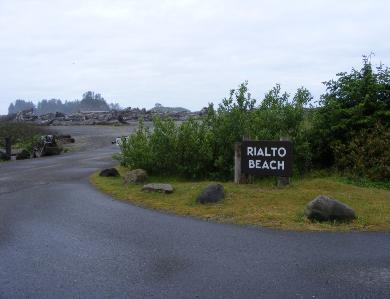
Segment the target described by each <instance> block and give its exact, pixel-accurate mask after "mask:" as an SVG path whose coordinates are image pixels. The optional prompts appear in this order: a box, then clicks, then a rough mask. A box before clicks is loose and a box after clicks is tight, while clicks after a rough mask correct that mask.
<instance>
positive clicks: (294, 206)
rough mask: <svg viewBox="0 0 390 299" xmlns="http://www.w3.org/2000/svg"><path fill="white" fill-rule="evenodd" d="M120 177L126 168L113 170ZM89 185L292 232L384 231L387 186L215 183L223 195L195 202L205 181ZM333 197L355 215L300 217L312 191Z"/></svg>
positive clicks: (328, 181)
mask: <svg viewBox="0 0 390 299" xmlns="http://www.w3.org/2000/svg"><path fill="white" fill-rule="evenodd" d="M118 170H119V172H120V174H121V176H123V175H124V174H125V173H126V172H127V171H128V170H127V169H125V168H122V167H119V168H118ZM90 181H91V183H92V184H93V185H94V186H96V187H97V189H99V190H100V191H102V192H104V193H106V194H109V195H111V196H112V197H113V198H115V199H120V200H125V201H128V202H131V203H132V204H134V205H137V206H141V207H145V208H150V209H155V210H159V211H164V212H168V213H173V214H178V215H185V216H192V217H197V218H201V219H204V220H211V221H217V222H222V223H234V224H239V225H255V226H262V227H269V228H276V229H284V230H295V231H390V190H385V189H378V188H368V187H359V186H355V185H351V184H347V183H344V182H342V181H340V180H335V178H334V177H323V178H303V179H294V180H293V181H292V184H291V185H290V186H289V187H287V188H284V189H278V188H277V187H276V186H275V184H274V183H275V182H274V180H262V181H259V182H256V183H254V184H249V185H237V184H234V183H232V182H221V184H223V186H224V187H225V194H226V195H225V199H224V200H223V201H221V202H219V203H216V204H205V205H202V204H199V203H197V202H196V198H197V196H198V195H199V194H200V192H201V190H202V189H203V188H205V187H206V186H207V185H209V184H210V183H211V181H188V180H182V179H178V178H172V177H150V178H149V182H160V183H169V184H171V185H172V186H173V187H174V192H173V193H172V194H163V193H153V192H144V191H142V190H141V189H142V185H136V184H128V185H125V184H124V183H123V179H122V177H116V178H106V177H99V174H98V173H94V174H93V175H92V176H91V178H90ZM320 194H322V195H326V196H329V197H332V198H335V199H338V200H340V201H342V202H344V203H346V204H347V205H349V206H350V207H352V208H353V209H354V210H355V212H356V215H357V219H356V220H354V221H351V222H335V221H333V222H330V221H328V222H321V223H320V222H311V221H310V220H308V219H307V218H306V217H305V216H304V209H305V206H306V204H307V203H308V202H309V201H311V200H312V199H314V198H315V197H316V196H318V195H320Z"/></svg>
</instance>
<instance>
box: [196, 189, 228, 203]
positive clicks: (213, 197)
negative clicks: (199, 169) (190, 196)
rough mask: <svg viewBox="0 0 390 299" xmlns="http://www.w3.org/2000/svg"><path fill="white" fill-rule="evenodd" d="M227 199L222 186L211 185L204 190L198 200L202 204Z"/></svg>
mask: <svg viewBox="0 0 390 299" xmlns="http://www.w3.org/2000/svg"><path fill="white" fill-rule="evenodd" d="M224 198H225V190H224V188H223V186H222V185H221V184H210V185H208V186H207V187H206V188H204V189H203V191H202V193H201V194H200V195H199V196H198V198H197V199H196V201H197V202H199V203H201V204H205V203H215V202H218V201H221V200H222V199H224Z"/></svg>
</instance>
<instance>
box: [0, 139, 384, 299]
mask: <svg viewBox="0 0 390 299" xmlns="http://www.w3.org/2000/svg"><path fill="white" fill-rule="evenodd" d="M81 135H82V133H80V136H81ZM80 136H79V137H80ZM76 140H77V138H76ZM103 145H104V144H103ZM115 151H117V149H116V147H115V146H110V145H109V143H107V146H105V147H103V148H99V149H95V150H89V151H83V152H77V153H75V152H74V153H70V154H65V155H62V156H58V157H47V158H41V159H34V160H29V161H13V162H7V163H1V164H0V298H74V297H78V298H101V297H107V298H122V297H123V298H143V297H155V298H329V297H333V298H390V234H388V233H296V232H285V231H277V230H269V229H261V228H252V227H240V226H233V225H222V224H215V223H209V222H205V221H200V220H196V219H192V218H185V217H178V216H173V215H167V214H162V213H159V212H155V211H150V210H145V209H142V208H139V207H135V206H133V205H131V204H127V203H125V202H121V201H116V200H113V199H112V198H110V197H108V196H106V195H104V194H101V193H99V192H98V191H96V190H95V189H94V188H93V187H92V186H91V185H90V184H89V182H88V176H89V175H90V174H91V173H92V172H94V171H95V170H97V169H100V168H103V167H106V166H110V165H113V164H114V163H115V162H114V161H112V159H111V155H112V153H114V152H115Z"/></svg>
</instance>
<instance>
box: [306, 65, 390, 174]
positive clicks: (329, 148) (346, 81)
mask: <svg viewBox="0 0 390 299" xmlns="http://www.w3.org/2000/svg"><path fill="white" fill-rule="evenodd" d="M325 86H326V93H325V94H324V95H323V96H322V97H321V98H322V100H321V102H320V103H321V107H319V109H317V111H316V113H315V117H314V123H313V130H312V133H311V143H312V153H313V154H314V161H315V162H316V165H317V166H319V167H330V166H333V165H335V163H337V166H338V167H341V165H344V163H340V161H336V160H337V159H338V160H340V157H339V154H340V153H339V151H341V152H343V150H342V149H341V147H340V145H342V144H345V143H350V141H351V140H352V139H353V140H355V139H356V138H358V139H359V138H361V137H359V135H360V134H369V133H368V131H367V130H371V131H372V129H373V128H374V127H375V126H376V125H377V124H378V123H379V124H381V125H382V126H384V127H385V128H388V127H389V124H390V70H389V69H388V68H387V67H384V66H383V65H380V66H378V67H377V68H376V70H374V69H373V67H372V65H371V63H370V62H369V59H368V58H367V57H364V59H363V67H362V68H361V70H355V69H352V71H351V72H350V73H339V74H337V79H336V80H330V81H328V82H325ZM366 137H367V138H369V137H370V136H368V135H367V136H366ZM356 141H357V140H356ZM368 141H369V140H368ZM349 146H351V147H353V146H352V144H350V145H349ZM367 146H368V145H365V147H366V148H367ZM386 147H389V144H387V145H386ZM373 150H374V149H373ZM336 154H337V157H336ZM365 159H377V157H376V156H366V157H365ZM356 162H358V161H356ZM365 163H368V164H375V163H371V162H365ZM387 166H388V165H387ZM348 168H349V169H354V168H351V167H350V166H348Z"/></svg>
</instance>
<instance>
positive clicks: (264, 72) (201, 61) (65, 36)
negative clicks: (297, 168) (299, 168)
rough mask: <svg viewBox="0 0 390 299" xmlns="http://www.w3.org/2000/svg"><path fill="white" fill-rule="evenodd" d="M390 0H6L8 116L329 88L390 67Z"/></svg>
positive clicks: (3, 93)
mask: <svg viewBox="0 0 390 299" xmlns="http://www.w3.org/2000/svg"><path fill="white" fill-rule="evenodd" d="M389 11H390V4H389V2H388V1H349V0H345V1H333V0H327V1H322V0H321V1H303V0H301V1H245V0H244V1H223V0H215V1H213V0H209V1H195V0H186V1H183V0H177V1H173V0H167V1H157V0H156V1H152V0H146V1H112V0H105V1H102V0H101V1H97V0H95V1H80V0H67V1H50V0H47V1H43V0H41V1H40V0H35V1H27V0H25V1H20V0H0V65H1V69H0V113H6V111H7V107H8V104H9V103H10V102H11V101H13V100H15V99H17V98H21V99H28V100H33V101H38V100H40V99H43V98H52V97H56V98H61V99H68V100H72V99H75V98H80V97H81V94H82V93H83V92H85V91H87V90H94V91H96V92H100V93H102V94H103V96H104V97H105V98H106V99H107V100H109V101H118V102H119V103H120V104H121V105H123V106H132V107H134V106H146V107H151V106H153V104H154V103H155V102H157V101H158V102H161V103H163V104H166V105H172V106H176V105H180V106H186V107H189V108H191V109H200V108H201V107H202V106H205V105H206V104H207V103H208V102H210V101H213V102H218V101H219V100H220V99H222V98H223V97H224V96H226V95H227V93H228V90H229V89H230V88H234V87H236V86H237V85H238V84H239V83H241V82H242V81H244V80H249V87H250V89H251V91H252V94H253V95H254V96H255V97H262V95H263V94H264V93H265V92H266V91H267V90H268V89H270V88H271V87H272V86H273V85H274V84H275V83H281V84H282V88H284V89H286V90H288V91H290V92H293V91H294V90H295V89H296V88H297V87H299V86H301V85H303V86H305V87H307V88H309V89H310V90H311V91H312V92H313V94H314V95H316V96H318V95H319V94H321V92H322V91H323V87H322V84H321V82H322V81H324V80H328V79H330V78H332V77H334V75H335V74H336V73H337V72H339V71H348V70H349V69H350V68H351V67H353V66H355V67H358V66H359V65H360V63H361V55H362V54H368V53H370V52H371V51H374V52H375V53H376V56H375V58H374V62H379V60H381V61H382V62H384V63H385V64H387V65H388V64H389V60H390V51H389V50H390V44H389V43H388V42H387V40H386V39H385V37H386V36H387V32H386V31H387V29H388V28H390V20H389V18H388V12H389Z"/></svg>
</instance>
